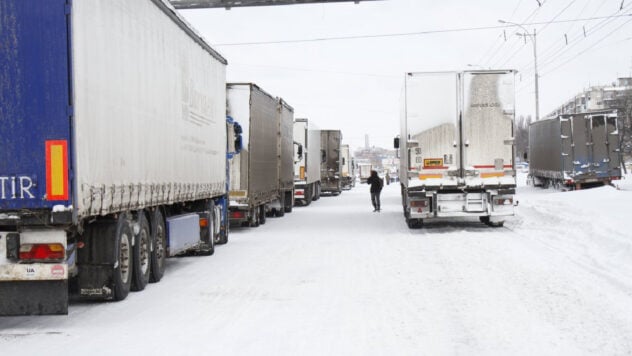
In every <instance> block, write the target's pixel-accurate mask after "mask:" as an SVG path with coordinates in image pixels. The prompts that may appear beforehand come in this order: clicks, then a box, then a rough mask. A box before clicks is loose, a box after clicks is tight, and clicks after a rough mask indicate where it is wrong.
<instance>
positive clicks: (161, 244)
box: [149, 209, 167, 283]
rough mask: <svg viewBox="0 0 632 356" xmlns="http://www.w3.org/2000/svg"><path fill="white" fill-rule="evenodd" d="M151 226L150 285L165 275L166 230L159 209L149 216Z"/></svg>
mask: <svg viewBox="0 0 632 356" xmlns="http://www.w3.org/2000/svg"><path fill="white" fill-rule="evenodd" d="M150 224H151V247H152V248H151V254H150V257H151V258H150V263H151V268H150V269H151V274H150V277H149V281H150V282H151V283H156V282H159V281H160V279H162V276H163V275H164V274H165V259H166V258H167V229H166V228H165V220H164V218H163V217H162V213H161V212H160V209H156V210H154V212H153V213H152V214H151V215H150Z"/></svg>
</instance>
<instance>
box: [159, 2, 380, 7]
mask: <svg viewBox="0 0 632 356" xmlns="http://www.w3.org/2000/svg"><path fill="white" fill-rule="evenodd" d="M169 1H170V2H171V4H172V5H173V6H174V7H175V8H176V9H206V8H221V7H223V8H226V9H230V8H231V7H245V6H269V5H296V4H316V3H332V2H354V3H356V4H357V3H359V2H360V1H375V0H169Z"/></svg>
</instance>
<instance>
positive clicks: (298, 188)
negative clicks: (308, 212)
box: [294, 118, 321, 205]
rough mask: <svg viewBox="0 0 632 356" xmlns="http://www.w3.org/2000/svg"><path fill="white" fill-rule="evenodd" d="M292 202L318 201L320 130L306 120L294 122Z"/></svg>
mask: <svg viewBox="0 0 632 356" xmlns="http://www.w3.org/2000/svg"><path fill="white" fill-rule="evenodd" d="M294 143H295V145H294V201H295V202H296V203H301V204H303V205H309V204H311V202H312V201H314V200H318V199H320V161H321V153H320V130H319V129H318V127H317V126H316V125H314V123H313V122H311V121H309V119H306V118H297V119H296V120H294Z"/></svg>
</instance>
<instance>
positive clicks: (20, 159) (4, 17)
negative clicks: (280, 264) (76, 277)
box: [0, 0, 72, 315]
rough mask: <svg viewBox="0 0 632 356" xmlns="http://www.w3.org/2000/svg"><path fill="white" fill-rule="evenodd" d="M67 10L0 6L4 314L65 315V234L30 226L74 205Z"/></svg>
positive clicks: (57, 5) (45, 4)
mask: <svg viewBox="0 0 632 356" xmlns="http://www.w3.org/2000/svg"><path fill="white" fill-rule="evenodd" d="M68 13H69V7H68V6H67V1H66V0H2V1H0V295H1V296H2V298H1V301H0V315H26V314H66V313H67V312H68V285H67V278H68V273H67V266H66V262H65V254H64V251H66V233H65V231H64V230H63V229H61V228H59V229H51V228H46V229H42V228H38V227H37V226H31V225H29V224H31V222H34V224H38V221H43V223H44V224H50V223H51V222H52V223H53V224H54V223H55V219H52V220H51V219H48V218H47V217H48V216H47V212H49V211H50V210H51V209H53V207H56V206H57V207H59V206H63V207H69V206H70V205H71V203H70V202H71V200H72V194H71V189H70V180H71V179H72V178H71V173H70V172H71V159H70V157H71V155H70V152H71V144H70V132H71V128H70V116H71V115H72V112H71V105H70V103H71V102H70V98H71V94H70V84H69V83H70V68H69V67H70V65H69V53H68V52H69V40H68V31H69V15H68ZM54 210H56V211H61V212H62V213H61V215H63V216H64V217H67V216H68V215H70V214H69V213H67V210H68V209H66V208H63V209H54ZM25 211H29V212H31V213H34V214H33V215H34V216H35V217H36V218H35V219H32V218H31V219H29V220H28V221H21V222H20V220H18V219H16V217H18V216H19V215H18V214H22V213H23V212H25ZM38 213H41V215H39V216H38V215H37V214H38ZM54 215H55V214H53V216H54ZM64 222H65V223H68V220H65V221H64ZM27 247H28V248H30V249H26V250H25V248H27ZM42 256H44V257H42Z"/></svg>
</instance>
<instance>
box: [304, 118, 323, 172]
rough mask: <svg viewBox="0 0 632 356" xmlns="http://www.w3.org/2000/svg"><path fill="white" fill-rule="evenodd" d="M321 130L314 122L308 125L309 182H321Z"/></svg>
mask: <svg viewBox="0 0 632 356" xmlns="http://www.w3.org/2000/svg"><path fill="white" fill-rule="evenodd" d="M320 150H321V139H320V130H319V129H318V128H317V127H316V125H314V124H313V123H308V126H307V177H306V180H307V184H312V183H316V182H320V161H321V155H320Z"/></svg>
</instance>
